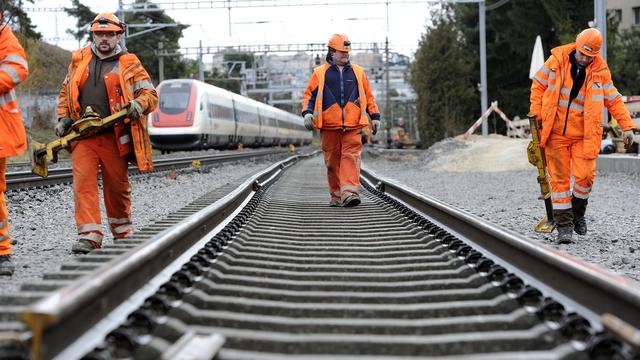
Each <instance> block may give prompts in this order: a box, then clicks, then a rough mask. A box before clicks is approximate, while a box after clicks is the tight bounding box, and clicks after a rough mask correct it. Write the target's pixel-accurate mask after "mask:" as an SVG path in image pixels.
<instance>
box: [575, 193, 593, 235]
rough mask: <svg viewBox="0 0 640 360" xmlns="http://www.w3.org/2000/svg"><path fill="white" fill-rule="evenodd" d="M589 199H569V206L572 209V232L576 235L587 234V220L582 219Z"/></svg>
mask: <svg viewBox="0 0 640 360" xmlns="http://www.w3.org/2000/svg"><path fill="white" fill-rule="evenodd" d="M588 202H589V199H580V198H577V197H575V196H574V197H573V198H572V199H571V206H572V209H573V230H574V231H575V232H576V234H578V235H586V234H587V220H585V218H584V214H585V212H587V203H588Z"/></svg>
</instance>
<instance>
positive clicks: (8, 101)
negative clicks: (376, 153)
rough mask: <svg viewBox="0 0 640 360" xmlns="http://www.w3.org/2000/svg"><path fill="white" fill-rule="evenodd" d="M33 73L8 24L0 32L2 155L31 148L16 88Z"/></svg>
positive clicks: (9, 154)
mask: <svg viewBox="0 0 640 360" xmlns="http://www.w3.org/2000/svg"><path fill="white" fill-rule="evenodd" d="M27 75H29V66H28V65H27V57H26V55H25V54H24V50H23V49H22V46H20V43H19V42H18V39H16V37H15V35H13V32H11V29H10V28H9V27H8V26H3V29H2V32H1V33H0V108H1V109H2V110H0V158H6V157H9V156H15V155H18V154H20V153H22V152H23V151H24V150H25V149H26V148H27V135H26V133H25V131H24V125H23V124H22V116H21V114H20V107H19V106H18V101H17V98H16V92H15V90H14V88H15V87H16V86H17V85H18V84H19V83H21V82H22V81H24V79H25V78H26V77H27Z"/></svg>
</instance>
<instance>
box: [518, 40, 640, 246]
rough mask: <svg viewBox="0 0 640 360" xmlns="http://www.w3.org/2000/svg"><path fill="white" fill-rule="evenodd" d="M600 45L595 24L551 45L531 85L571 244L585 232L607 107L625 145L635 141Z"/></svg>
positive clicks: (557, 208)
mask: <svg viewBox="0 0 640 360" xmlns="http://www.w3.org/2000/svg"><path fill="white" fill-rule="evenodd" d="M601 46H602V36H601V34H600V32H599V31H598V30H597V29H586V30H584V31H582V32H581V33H580V34H579V35H578V36H577V38H576V41H575V42H574V43H570V44H567V45H562V46H559V47H556V48H554V49H553V50H551V56H550V57H549V59H547V61H546V62H545V63H544V65H543V66H542V67H541V68H540V70H538V72H537V73H536V75H535V77H534V79H533V84H532V85H531V98H530V100H531V108H530V112H531V113H532V114H535V115H536V116H537V118H538V119H539V120H540V121H542V131H541V133H540V146H541V147H543V148H544V149H545V153H546V158H547V159H546V160H547V164H548V167H549V169H548V170H549V174H550V176H551V191H552V194H551V200H552V203H553V217H554V220H555V222H556V224H557V229H558V236H557V238H556V240H557V241H558V243H571V242H572V235H573V232H574V231H575V232H576V233H577V234H579V235H585V234H586V233H587V223H586V220H585V212H586V210H587V203H588V201H589V193H590V192H591V187H592V186H593V182H594V180H595V176H596V158H597V157H598V154H599V152H600V143H601V141H602V131H603V127H602V113H603V109H604V108H605V107H606V109H607V110H609V112H611V114H612V115H613V116H614V117H615V118H616V120H618V123H619V124H620V126H621V127H622V129H623V130H624V141H625V144H627V145H631V143H632V142H633V122H632V120H631V118H630V116H629V111H627V109H626V107H625V106H624V104H623V102H622V95H620V93H619V92H618V90H617V89H616V88H615V86H614V85H613V81H612V80H611V73H610V72H609V67H608V65H607V62H606V61H605V60H604V59H603V58H602V57H601V56H600V55H599V52H600V48H601ZM571 176H573V178H574V183H573V189H571Z"/></svg>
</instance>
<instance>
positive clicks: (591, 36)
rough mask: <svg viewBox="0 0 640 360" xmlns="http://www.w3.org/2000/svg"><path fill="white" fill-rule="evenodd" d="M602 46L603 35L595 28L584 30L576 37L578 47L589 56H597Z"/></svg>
mask: <svg viewBox="0 0 640 360" xmlns="http://www.w3.org/2000/svg"><path fill="white" fill-rule="evenodd" d="M601 47H602V35H601V34H600V31H599V30H598V29H595V28H590V29H586V30H583V31H582V32H581V33H580V34H578V37H576V49H577V50H578V51H580V52H581V53H583V54H584V55H587V56H596V55H598V53H599V52H600V48H601Z"/></svg>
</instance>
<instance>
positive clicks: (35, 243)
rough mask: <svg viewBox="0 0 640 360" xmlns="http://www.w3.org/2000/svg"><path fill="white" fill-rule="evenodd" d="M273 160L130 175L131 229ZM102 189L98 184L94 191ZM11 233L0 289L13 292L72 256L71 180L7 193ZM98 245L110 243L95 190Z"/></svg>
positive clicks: (152, 220)
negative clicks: (9, 264)
mask: <svg viewBox="0 0 640 360" xmlns="http://www.w3.org/2000/svg"><path fill="white" fill-rule="evenodd" d="M271 160H273V159H263V160H260V161H257V160H256V161H245V162H236V163H227V164H222V165H219V166H214V167H206V168H202V169H200V170H195V169H185V170H177V171H172V172H164V173H150V174H144V175H135V176H130V181H131V187H132V217H133V226H134V232H135V231H136V230H140V229H142V228H144V227H145V226H148V225H150V224H152V223H154V222H155V221H157V220H159V219H162V218H165V217H166V216H167V215H169V214H170V213H172V212H175V211H177V210H179V209H181V208H182V207H184V206H185V205H187V204H189V203H191V202H193V201H194V200H196V199H197V198H199V197H201V196H202V195H204V194H205V193H207V192H209V191H212V190H214V189H217V188H219V187H222V186H224V185H226V184H229V183H236V184H240V183H241V182H242V181H244V180H245V179H246V178H247V177H248V176H250V175H253V174H255V173H257V172H258V171H260V170H262V169H265V168H266V167H268V166H269V165H270V164H272V162H271ZM99 192H100V193H102V188H100V190H99ZM6 195H7V202H8V207H9V217H10V222H11V229H10V233H11V236H12V238H14V239H15V240H17V242H18V243H17V244H15V245H14V246H13V254H12V260H13V263H14V264H15V265H16V271H15V273H14V274H13V276H11V277H8V276H0V281H1V282H2V286H0V294H9V293H16V292H18V290H19V288H20V285H21V284H22V283H24V282H32V281H38V280H40V279H41V277H42V274H44V273H47V272H53V271H56V270H58V268H59V266H60V265H61V264H63V263H65V262H68V261H70V260H71V259H73V258H74V257H78V256H82V255H74V254H72V253H71V245H72V244H73V242H74V241H75V238H76V225H75V219H74V201H73V189H72V185H70V184H68V185H55V186H51V187H47V188H44V189H31V190H25V191H9V192H7V194H6ZM100 202H101V208H102V217H103V219H102V225H103V232H104V234H105V237H104V241H103V244H105V245H106V244H110V243H112V242H113V237H112V236H111V233H110V232H109V230H108V227H107V225H106V224H107V221H106V217H105V216H106V215H105V210H104V201H103V197H102V194H100Z"/></svg>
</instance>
